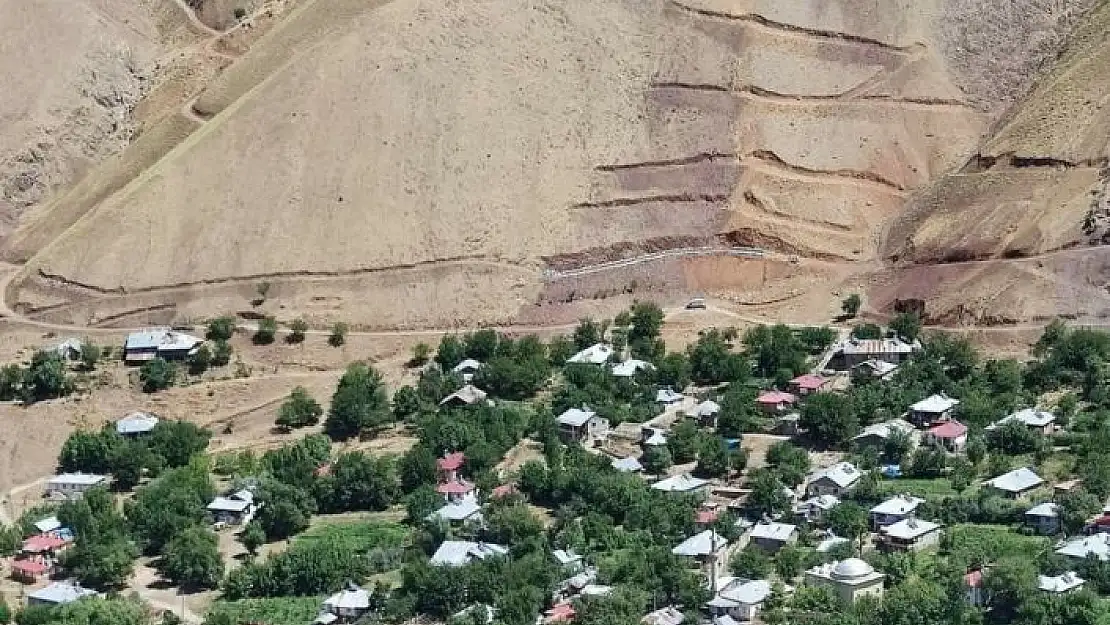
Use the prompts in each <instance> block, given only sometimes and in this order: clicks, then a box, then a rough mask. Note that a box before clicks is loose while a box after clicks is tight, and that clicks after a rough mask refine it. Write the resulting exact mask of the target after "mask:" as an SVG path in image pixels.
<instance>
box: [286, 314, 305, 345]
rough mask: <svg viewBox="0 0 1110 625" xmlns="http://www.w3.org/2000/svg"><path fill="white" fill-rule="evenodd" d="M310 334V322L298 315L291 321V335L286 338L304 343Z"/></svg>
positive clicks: (289, 340) (292, 341) (290, 341)
mask: <svg viewBox="0 0 1110 625" xmlns="http://www.w3.org/2000/svg"><path fill="white" fill-rule="evenodd" d="M307 334H308V323H307V322H305V320H304V319H301V318H300V317H297V318H296V319H294V320H293V321H290V322H289V336H287V337H285V340H286V341H287V342H289V343H304V339H305V336H306V335H307Z"/></svg>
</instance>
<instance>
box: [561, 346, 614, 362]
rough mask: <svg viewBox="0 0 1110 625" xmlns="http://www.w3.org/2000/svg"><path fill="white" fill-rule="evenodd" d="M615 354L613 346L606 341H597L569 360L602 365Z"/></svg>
mask: <svg viewBox="0 0 1110 625" xmlns="http://www.w3.org/2000/svg"><path fill="white" fill-rule="evenodd" d="M612 355H613V348H612V347H610V346H608V345H606V344H604V343H595V344H594V345H591V346H589V347H587V348H586V349H584V350H582V351H580V352H578V353H577V354H575V355H573V356H571V357H570V359H568V360H567V362H573V363H587V364H591V365H600V364H603V363H605V362H606V361H607V360H609V358H610V357H612Z"/></svg>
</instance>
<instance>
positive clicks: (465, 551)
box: [431, 540, 509, 566]
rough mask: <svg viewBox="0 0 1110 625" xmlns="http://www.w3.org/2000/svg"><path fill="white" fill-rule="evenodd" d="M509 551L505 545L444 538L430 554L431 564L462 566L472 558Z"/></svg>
mask: <svg viewBox="0 0 1110 625" xmlns="http://www.w3.org/2000/svg"><path fill="white" fill-rule="evenodd" d="M506 553H509V549H508V548H507V547H503V546H501V545H493V544H490V543H478V542H471V541H468V540H445V541H443V544H441V545H440V546H439V549H436V552H435V553H434V554H433V555H432V559H431V563H432V565H433V566H463V565H465V564H468V563H470V562H473V561H474V560H485V559H486V558H492V557H494V556H503V555H505V554H506Z"/></svg>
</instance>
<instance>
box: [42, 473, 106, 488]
mask: <svg viewBox="0 0 1110 625" xmlns="http://www.w3.org/2000/svg"><path fill="white" fill-rule="evenodd" d="M107 481H108V476H107V475H96V474H95V473H62V474H61V475H56V476H54V477H52V478H50V481H49V482H47V484H48V485H50V486H57V485H61V484H77V485H81V486H95V485H96V484H103V483H104V482H107Z"/></svg>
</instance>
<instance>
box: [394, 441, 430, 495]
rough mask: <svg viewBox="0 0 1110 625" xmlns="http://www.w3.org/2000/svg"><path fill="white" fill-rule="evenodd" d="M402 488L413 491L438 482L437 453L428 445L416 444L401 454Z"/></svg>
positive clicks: (407, 491)
mask: <svg viewBox="0 0 1110 625" xmlns="http://www.w3.org/2000/svg"><path fill="white" fill-rule="evenodd" d="M399 472H400V478H401V490H403V491H404V492H406V493H409V492H412V491H414V490H416V489H417V488H420V487H421V486H425V485H431V484H435V483H436V479H437V477H438V474H439V469H438V468H437V467H436V455H435V454H434V453H432V450H430V449H428V447H427V446H426V445H423V444H416V445H413V447H412V449H409V450H408V451H407V452H405V455H403V456H401V462H400V466H399Z"/></svg>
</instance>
